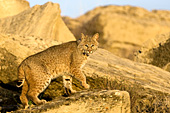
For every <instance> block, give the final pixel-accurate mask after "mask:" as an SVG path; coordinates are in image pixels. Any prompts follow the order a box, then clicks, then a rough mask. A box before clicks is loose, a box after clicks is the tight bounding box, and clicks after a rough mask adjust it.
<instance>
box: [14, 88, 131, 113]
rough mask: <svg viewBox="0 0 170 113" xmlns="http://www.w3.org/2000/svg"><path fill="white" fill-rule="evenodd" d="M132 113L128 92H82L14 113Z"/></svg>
mask: <svg viewBox="0 0 170 113" xmlns="http://www.w3.org/2000/svg"><path fill="white" fill-rule="evenodd" d="M38 112H43V113H66V112H67V113H68V112H69V113H80V112H81V113H86V112H87V113H94V112H108V113H130V96H129V93H128V92H126V91H119V90H102V91H97V90H95V91H81V92H77V93H75V94H73V95H71V96H69V97H63V96H61V97H58V98H55V99H54V100H52V101H50V102H47V103H46V104H44V105H39V106H36V105H35V106H32V107H30V108H29V109H26V110H24V109H20V110H17V111H13V112H12V113H38Z"/></svg>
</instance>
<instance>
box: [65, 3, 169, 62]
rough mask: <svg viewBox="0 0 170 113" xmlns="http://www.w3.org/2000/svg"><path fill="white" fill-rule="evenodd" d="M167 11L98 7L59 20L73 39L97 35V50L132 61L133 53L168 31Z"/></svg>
mask: <svg viewBox="0 0 170 113" xmlns="http://www.w3.org/2000/svg"><path fill="white" fill-rule="evenodd" d="M167 15H170V11H157V10H153V11H151V12H150V11H147V10H146V9H144V8H139V7H132V6H113V5H110V6H102V7H97V8H95V9H93V10H91V11H89V12H87V13H86V14H84V15H82V16H80V17H78V18H76V19H71V18H68V17H63V20H64V21H65V23H66V25H67V26H68V27H69V29H70V30H71V31H72V32H73V34H74V35H75V36H76V37H79V32H83V33H85V34H93V33H95V32H99V33H100V40H99V41H100V46H101V47H102V48H104V49H107V50H109V51H110V52H112V53H114V54H116V55H118V56H121V57H125V58H129V59H132V60H133V58H134V52H135V51H136V50H138V49H139V48H140V47H141V46H142V44H143V43H144V42H145V41H147V40H148V39H150V38H153V37H155V36H156V35H159V34H162V33H167V32H169V31H170V17H169V16H167Z"/></svg>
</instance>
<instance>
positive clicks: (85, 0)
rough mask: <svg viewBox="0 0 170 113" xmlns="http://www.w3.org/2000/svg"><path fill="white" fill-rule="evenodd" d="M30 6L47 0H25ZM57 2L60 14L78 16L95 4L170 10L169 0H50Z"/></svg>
mask: <svg viewBox="0 0 170 113" xmlns="http://www.w3.org/2000/svg"><path fill="white" fill-rule="evenodd" d="M27 1H29V2H30V6H31V7H32V6H34V5H36V4H39V5H42V4H44V3H46V2H48V1H49V0H27ZM50 1H52V2H54V3H59V4H60V8H61V15H62V16H69V17H72V18H75V17H78V16H80V15H82V14H84V13H86V12H87V11H89V10H92V9H94V8H95V7H97V6H105V5H131V6H139V7H143V8H145V9H147V10H153V9H161V10H170V0H50Z"/></svg>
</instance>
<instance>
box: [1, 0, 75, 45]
mask: <svg viewBox="0 0 170 113" xmlns="http://www.w3.org/2000/svg"><path fill="white" fill-rule="evenodd" d="M60 12H61V11H60V7H59V4H54V3H52V2H48V3H46V4H44V5H42V6H40V5H36V6H34V7H32V8H29V9H27V10H25V11H23V12H21V13H20V14H18V15H15V16H12V17H7V18H3V19H0V32H1V33H4V34H16V35H21V36H32V35H34V36H38V37H41V38H44V39H54V40H58V41H61V42H67V41H71V40H75V38H74V36H73V35H72V33H71V32H70V31H69V29H68V28H67V27H66V25H65V24H64V22H63V20H62V19H61V16H60Z"/></svg>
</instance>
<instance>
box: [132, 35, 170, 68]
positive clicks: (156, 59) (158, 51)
mask: <svg viewBox="0 0 170 113" xmlns="http://www.w3.org/2000/svg"><path fill="white" fill-rule="evenodd" d="M169 45H170V33H167V34H162V35H158V36H157V37H155V38H151V39H149V40H148V41H146V42H145V43H144V44H143V46H142V47H141V48H140V49H139V51H138V52H136V56H135V61H137V62H141V63H147V64H152V65H155V66H157V67H160V68H163V69H165V70H167V71H168V70H169V63H170V55H169V53H170V46H169Z"/></svg>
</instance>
